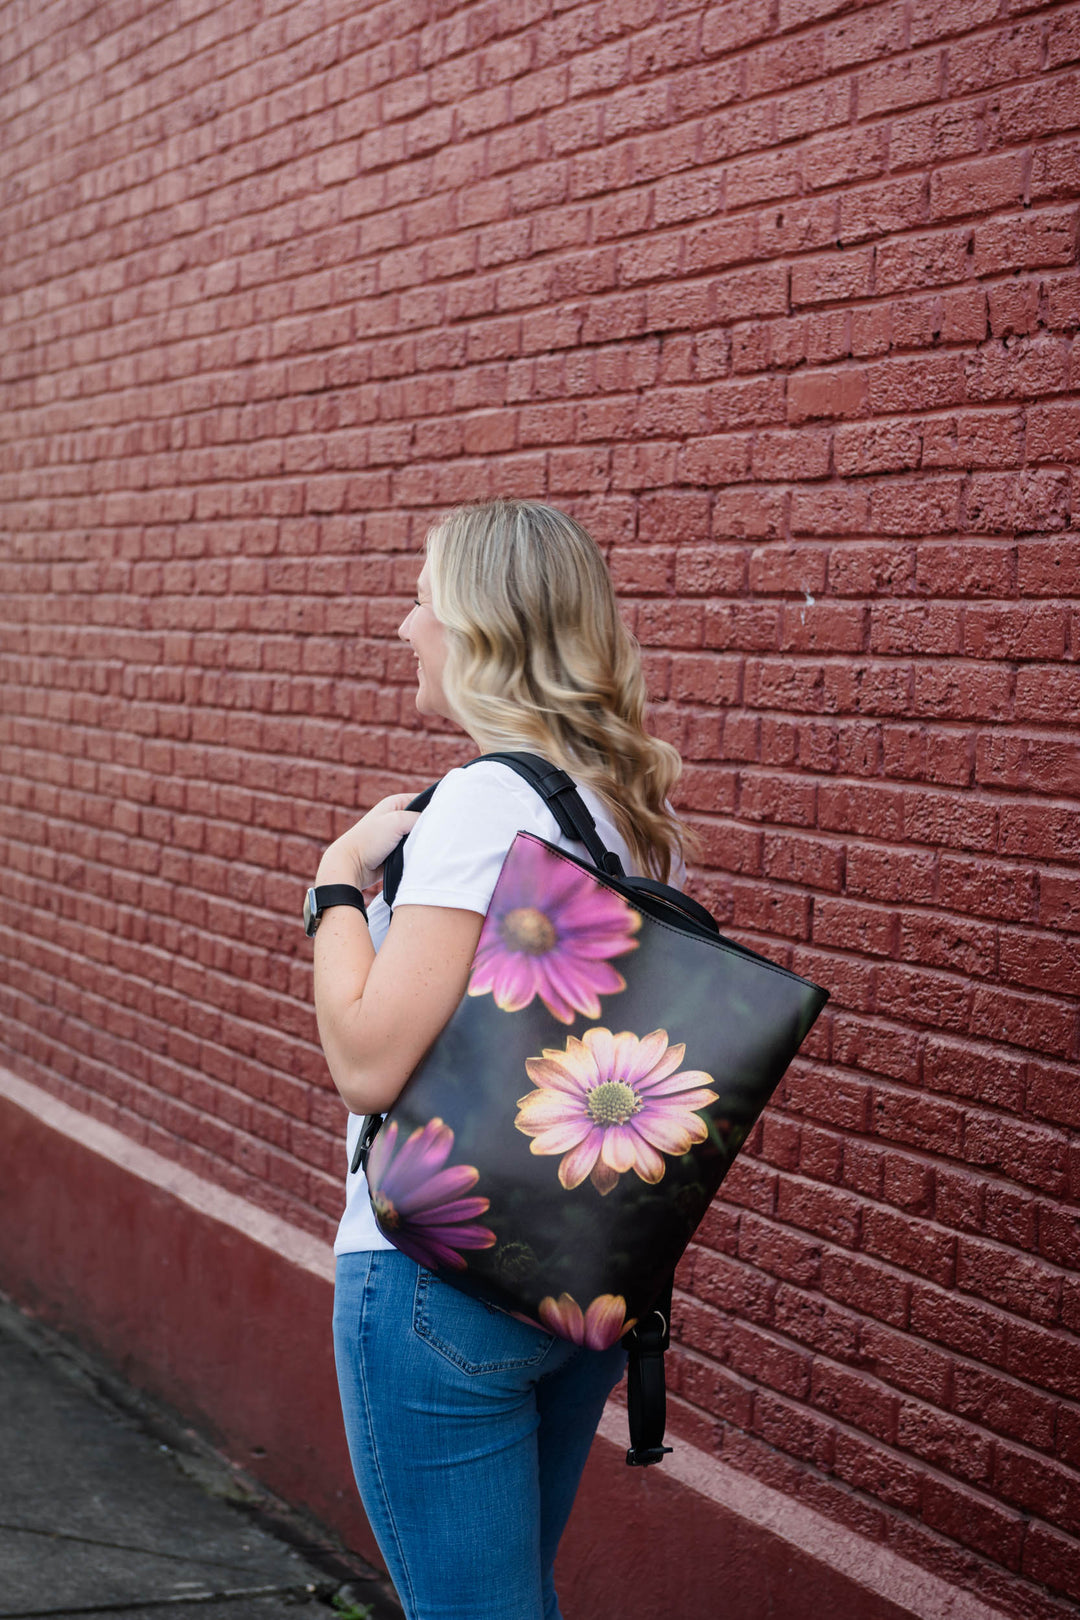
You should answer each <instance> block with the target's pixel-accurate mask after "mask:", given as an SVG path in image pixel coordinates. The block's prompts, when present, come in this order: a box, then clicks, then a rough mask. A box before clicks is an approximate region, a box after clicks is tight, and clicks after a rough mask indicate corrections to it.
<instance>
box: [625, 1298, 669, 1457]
mask: <svg viewBox="0 0 1080 1620" xmlns="http://www.w3.org/2000/svg"><path fill="white" fill-rule="evenodd" d="M672 1286H673V1284H672V1283H670V1282H669V1283H668V1284H667V1286H666V1287H665V1289H664V1292H663V1293H662V1294H661V1296H660V1298H659V1299H658V1300H657V1301H656V1304H655V1305H654V1306H653V1308H652V1310H651V1311H650V1312H649V1314H648V1316H646V1317H644V1318H643V1319H642V1321H640V1322H639V1323H638V1324H637V1326H636V1327H633V1328H631V1329H630V1332H629V1333H627V1334H626V1335H625V1337H624V1339H623V1343H624V1344H625V1345H626V1348H627V1350H628V1352H629V1355H630V1359H629V1361H628V1362H627V1366H626V1408H627V1412H626V1415H627V1417H628V1419H629V1422H630V1449H629V1451H628V1452H627V1453H626V1460H627V1462H628V1463H629V1465H630V1467H631V1468H648V1466H649V1464H650V1463H658V1462H659V1461H660V1460H661V1458H662V1457H664V1456H666V1454H667V1453H668V1452H669V1451H670V1450H671V1447H670V1446H665V1444H664V1428H665V1426H666V1424H667V1392H666V1390H665V1387H664V1351H665V1350H666V1349H667V1347H668V1345H669V1344H670V1342H671V1291H672Z"/></svg>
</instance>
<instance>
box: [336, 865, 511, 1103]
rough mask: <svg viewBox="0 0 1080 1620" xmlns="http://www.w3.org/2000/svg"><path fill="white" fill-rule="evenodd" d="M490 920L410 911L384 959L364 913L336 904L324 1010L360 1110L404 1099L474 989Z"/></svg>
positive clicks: (340, 1070)
mask: <svg viewBox="0 0 1080 1620" xmlns="http://www.w3.org/2000/svg"><path fill="white" fill-rule="evenodd" d="M320 881H343V880H342V879H340V878H338V879H322V878H320ZM483 921H484V919H483V917H482V916H481V915H480V914H479V912H476V911H458V910H455V909H453V908H451V907H448V906H413V905H402V906H400V907H399V908H398V909H397V910H396V911H395V912H394V916H393V920H392V921H391V924H390V929H389V932H388V934H387V936H386V939H385V940H384V942H383V945H382V948H381V949H380V951H379V953H378V955H376V954H375V949H374V947H373V945H372V943H371V936H370V934H369V933H368V926H367V923H366V922H365V921H364V919H363V918H362V917H361V915H360V913H359V912H358V911H356V910H354V909H353V908H352V907H351V906H335V907H334V908H333V910H331V911H328V912H327V913H326V915H325V916H324V917H323V920H322V921H321V922H320V924H319V930H318V933H317V934H316V935H315V1014H316V1017H317V1019H318V1024H319V1039H320V1040H321V1041H322V1047H323V1051H324V1052H325V1054H326V1061H327V1064H328V1065H329V1068H330V1073H331V1076H332V1077H333V1081H334V1084H335V1085H336V1086H337V1088H338V1091H339V1092H340V1093H341V1096H342V1099H343V1100H344V1102H345V1104H346V1105H347V1107H348V1108H349V1109H350V1111H351V1112H352V1113H354V1114H368V1113H383V1112H385V1110H386V1109H387V1108H389V1106H390V1104H391V1103H392V1102H393V1101H394V1100H395V1098H396V1097H397V1095H398V1092H399V1091H400V1090H401V1088H402V1086H403V1085H404V1084H405V1082H406V1080H407V1079H408V1078H409V1075H410V1074H411V1073H412V1071H413V1069H415V1067H416V1065H417V1064H418V1063H419V1061H420V1059H421V1058H422V1057H423V1055H424V1053H425V1052H426V1051H427V1049H428V1047H429V1046H430V1045H431V1044H432V1042H433V1041H434V1039H435V1037H436V1036H437V1035H438V1034H439V1033H440V1031H441V1030H442V1029H443V1027H444V1025H445V1024H446V1023H447V1022H448V1020H449V1018H450V1016H451V1014H452V1013H453V1011H454V1009H455V1008H456V1006H457V1005H458V1002H459V1001H460V1000H461V998H462V996H463V995H464V993H465V987H466V985H467V983H468V979H469V967H470V964H471V963H472V959H473V955H474V953H475V951H476V945H477V941H478V940H479V938H480V929H481V927H482V926H483Z"/></svg>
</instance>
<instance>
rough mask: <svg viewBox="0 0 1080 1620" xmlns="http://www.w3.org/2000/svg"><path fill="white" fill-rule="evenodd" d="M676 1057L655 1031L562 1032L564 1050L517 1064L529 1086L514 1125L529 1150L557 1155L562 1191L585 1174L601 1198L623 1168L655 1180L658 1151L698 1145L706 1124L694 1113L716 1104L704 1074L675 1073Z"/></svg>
mask: <svg viewBox="0 0 1080 1620" xmlns="http://www.w3.org/2000/svg"><path fill="white" fill-rule="evenodd" d="M685 1052H686V1047H685V1045H684V1044H682V1043H678V1044H675V1045H672V1044H671V1043H670V1042H669V1041H668V1036H667V1031H666V1030H664V1029H654V1030H653V1032H652V1034H651V1035H645V1036H643V1037H642V1038H641V1039H639V1038H638V1037H637V1036H636V1035H633V1034H631V1033H630V1032H629V1031H628V1030H625V1031H623V1033H622V1034H619V1035H613V1034H612V1033H611V1031H610V1030H609V1029H587V1030H586V1031H585V1033H584V1035H583V1036H582V1038H581V1040H577V1039H576V1038H575V1037H574V1036H571V1037H570V1039H569V1040H568V1041H567V1043H566V1046H565V1047H564V1048H562V1049H559V1048H554V1049H548V1048H545V1050H544V1053H543V1055H542V1056H541V1057H538V1058H535V1057H534V1058H529V1059H528V1060H527V1062H526V1064H525V1068H526V1071H527V1072H528V1076H529V1079H530V1080H531V1081H532V1082H533V1084H534V1085H535V1086H536V1088H537V1089H536V1090H535V1091H531V1092H529V1094H528V1096H526V1097H522V1098H520V1099H519V1101H518V1115H517V1118H516V1120H515V1121H514V1123H515V1125H516V1126H517V1128H518V1130H519V1131H523V1132H524V1133H525V1135H526V1136H531V1137H532V1143H531V1151H532V1152H533V1153H560V1154H562V1160H561V1162H560V1164H559V1180H560V1182H561V1183H562V1185H563V1186H564V1187H567V1188H571V1187H578V1186H580V1185H581V1183H582V1182H583V1181H584V1180H585V1178H586V1177H587V1176H588V1177H590V1178H591V1180H592V1183H593V1186H594V1187H595V1188H596V1189H597V1191H598V1192H601V1193H609V1192H610V1191H611V1189H612V1188H613V1187H614V1186H615V1185H616V1184H617V1182H618V1180H619V1177H620V1176H621V1175H624V1174H625V1173H626V1172H627V1171H628V1170H633V1171H634V1172H635V1174H636V1175H638V1176H639V1177H640V1178H641V1180H642V1181H646V1182H652V1183H655V1182H657V1181H660V1180H661V1179H662V1178H663V1174H664V1155H665V1154H670V1155H681V1154H683V1153H687V1152H688V1151H689V1150H690V1148H691V1147H692V1146H693V1145H694V1143H696V1142H704V1140H705V1138H706V1136H707V1135H708V1127H707V1125H706V1123H705V1120H704V1119H703V1118H702V1117H701V1114H700V1113H699V1112H698V1110H699V1109H702V1108H707V1107H708V1106H709V1104H710V1103H714V1102H715V1101H716V1092H715V1091H712V1090H710V1087H711V1086H712V1083H713V1080H712V1076H711V1075H709V1074H705V1073H704V1071H703V1070H701V1069H685V1070H683V1071H682V1072H681V1073H680V1072H679V1065H680V1064H681V1062H682V1060H683V1057H684V1055H685Z"/></svg>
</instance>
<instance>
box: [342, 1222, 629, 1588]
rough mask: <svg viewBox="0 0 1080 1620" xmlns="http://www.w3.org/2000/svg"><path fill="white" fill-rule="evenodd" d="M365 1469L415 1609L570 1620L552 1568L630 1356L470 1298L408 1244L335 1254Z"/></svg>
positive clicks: (377, 1518) (345, 1398) (346, 1400)
mask: <svg viewBox="0 0 1080 1620" xmlns="http://www.w3.org/2000/svg"><path fill="white" fill-rule="evenodd" d="M334 1351H335V1355H336V1358H337V1371H338V1384H339V1387H340V1390H341V1406H342V1411H343V1413H344V1417H345V1432H346V1434H347V1436H348V1440H349V1453H350V1455H351V1457H352V1465H353V1472H354V1473H355V1475H356V1483H357V1485H358V1487H359V1490H360V1496H361V1499H362V1501H363V1504H364V1509H365V1511H366V1513H367V1516H368V1520H369V1522H370V1524H371V1527H372V1529H373V1530H374V1532H375V1535H376V1538H377V1539H378V1543H379V1547H380V1548H381V1550H382V1554H383V1557H384V1558H385V1560H386V1566H387V1568H388V1570H389V1571H390V1575H391V1578H392V1579H393V1582H394V1585H395V1586H396V1587H397V1591H398V1596H399V1598H400V1599H401V1602H402V1605H403V1606H404V1609H405V1613H406V1615H407V1616H408V1620H560V1613H559V1603H558V1599H557V1597H556V1596H555V1586H554V1581H553V1577H552V1567H553V1565H554V1562H555V1553H556V1551H557V1549H558V1545H559V1537H560V1536H561V1535H562V1532H563V1528H564V1526H565V1524H566V1521H567V1519H568V1518H569V1516H570V1509H571V1507H572V1505H573V1501H574V1495H575V1493H576V1491H577V1487H578V1481H579V1479H580V1478H581V1472H582V1469H583V1468H584V1466H585V1460H586V1458H587V1457H588V1454H589V1446H590V1445H591V1443H592V1438H593V1435H594V1434H595V1432H596V1426H597V1424H598V1423H599V1421H600V1414H601V1412H602V1411H603V1408H604V1402H605V1400H606V1399H607V1397H608V1395H609V1393H610V1392H611V1389H612V1388H613V1386H614V1385H615V1383H616V1382H617V1381H618V1379H619V1378H620V1377H621V1376H622V1371H623V1367H624V1366H625V1362H626V1356H625V1352H624V1351H623V1349H622V1348H621V1346H620V1345H615V1346H614V1347H613V1348H612V1349H610V1350H605V1351H597V1350H585V1349H579V1348H578V1347H577V1346H576V1345H573V1344H569V1343H567V1342H566V1341H565V1340H563V1339H557V1338H554V1337H553V1336H552V1335H551V1334H550V1333H544V1332H543V1331H541V1329H539V1328H535V1327H530V1326H529V1325H528V1324H527V1323H524V1322H518V1321H517V1320H515V1318H514V1317H512V1316H507V1315H506V1314H505V1312H503V1311H496V1310H493V1309H492V1308H491V1307H490V1306H488V1305H483V1304H481V1303H480V1302H479V1301H477V1300H474V1299H470V1298H467V1297H466V1296H465V1295H464V1294H461V1293H459V1292H458V1291H457V1289H455V1288H451V1287H449V1286H448V1285H447V1284H446V1283H444V1282H440V1281H439V1279H438V1278H437V1277H436V1276H435V1275H434V1273H432V1272H430V1271H426V1270H424V1269H423V1268H422V1267H421V1266H418V1265H417V1264H416V1263H415V1261H413V1260H410V1259H409V1258H408V1257H407V1256H406V1255H403V1254H399V1253H398V1252H397V1250H396V1249H395V1250H376V1251H374V1252H372V1253H363V1254H345V1255H341V1256H339V1258H338V1262H337V1283H336V1288H335V1294H334Z"/></svg>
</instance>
